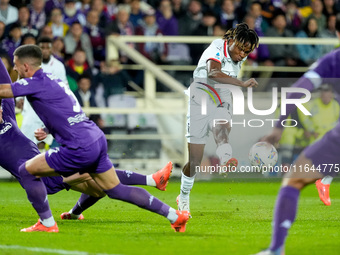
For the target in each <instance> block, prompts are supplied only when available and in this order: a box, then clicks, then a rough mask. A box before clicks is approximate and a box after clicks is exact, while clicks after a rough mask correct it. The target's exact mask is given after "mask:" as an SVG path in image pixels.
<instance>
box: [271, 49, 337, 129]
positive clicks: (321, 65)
mask: <svg viewBox="0 0 340 255" xmlns="http://www.w3.org/2000/svg"><path fill="white" fill-rule="evenodd" d="M339 64H340V49H337V50H334V51H332V52H330V53H328V54H326V55H325V56H323V57H322V58H320V59H319V60H318V61H317V62H315V63H314V64H313V65H312V66H311V68H310V70H309V71H308V72H306V73H305V74H304V75H303V76H302V77H301V78H300V79H299V80H298V81H297V82H296V83H295V84H294V85H293V87H296V88H304V89H307V90H309V91H312V90H314V89H318V88H319V87H320V86H321V85H322V84H325V83H328V84H332V85H333V89H334V90H335V91H336V92H337V93H339V94H340V86H339V81H340V71H339ZM301 97H302V94H301V93H291V94H290V95H289V96H288V98H289V99H294V98H301ZM295 109H296V105H295V104H289V105H287V107H286V115H281V116H280V120H279V121H278V122H277V124H276V126H277V127H282V126H281V121H282V120H284V119H286V118H287V117H288V116H289V114H291V113H292V112H293V111H294V110H295Z"/></svg>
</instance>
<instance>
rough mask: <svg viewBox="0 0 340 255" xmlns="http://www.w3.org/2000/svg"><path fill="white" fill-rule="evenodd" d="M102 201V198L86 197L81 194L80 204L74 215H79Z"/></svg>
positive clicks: (74, 210)
mask: <svg viewBox="0 0 340 255" xmlns="http://www.w3.org/2000/svg"><path fill="white" fill-rule="evenodd" d="M100 199H102V197H91V196H89V195H86V194H84V193H82V194H81V196H80V198H79V200H78V202H77V203H76V205H75V206H74V207H73V209H72V213H73V214H76V215H79V214H81V213H82V212H83V211H85V210H86V209H87V208H89V207H91V206H92V205H94V204H95V203H97V201H98V200H100Z"/></svg>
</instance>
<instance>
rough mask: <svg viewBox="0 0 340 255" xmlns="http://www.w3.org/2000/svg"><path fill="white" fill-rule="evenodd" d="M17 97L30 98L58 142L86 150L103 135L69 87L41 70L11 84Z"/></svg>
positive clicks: (35, 109)
mask: <svg viewBox="0 0 340 255" xmlns="http://www.w3.org/2000/svg"><path fill="white" fill-rule="evenodd" d="M12 91H13V94H14V97H18V96H27V99H28V101H29V102H30V103H31V105H32V107H33V109H34V111H35V112H36V113H37V115H38V116H39V118H40V119H41V120H42V121H43V122H44V124H45V126H46V128H47V129H48V131H49V133H50V134H52V135H53V136H54V138H55V139H56V141H57V142H58V143H59V144H61V145H63V146H66V147H68V148H72V149H77V148H85V147H87V146H89V145H90V144H92V143H94V142H95V141H97V140H98V139H99V137H101V136H102V135H103V132H102V131H101V130H100V129H99V128H98V127H97V126H96V124H95V123H94V122H92V121H90V120H89V119H88V118H87V117H86V115H85V113H84V112H83V110H82V109H81V107H80V105H79V103H78V101H77V99H76V97H75V96H74V94H73V92H72V91H71V90H70V88H69V87H68V86H67V85H66V84H65V83H64V82H62V81H61V80H60V79H57V78H55V77H54V76H52V75H50V74H46V73H44V72H43V70H42V69H39V70H38V71H36V72H35V74H34V75H33V77H32V78H25V79H20V80H19V81H17V82H14V83H12Z"/></svg>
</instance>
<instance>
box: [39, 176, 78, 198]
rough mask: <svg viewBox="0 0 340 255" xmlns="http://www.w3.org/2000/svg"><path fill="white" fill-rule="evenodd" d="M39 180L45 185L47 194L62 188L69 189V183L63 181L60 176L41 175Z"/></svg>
mask: <svg viewBox="0 0 340 255" xmlns="http://www.w3.org/2000/svg"><path fill="white" fill-rule="evenodd" d="M41 180H42V181H43V183H44V184H45V186H46V190H47V194H48V195H52V194H55V193H58V192H59V191H61V190H64V189H66V190H69V189H70V188H71V186H70V185H68V184H67V183H64V182H63V177H61V176H51V177H42V178H41Z"/></svg>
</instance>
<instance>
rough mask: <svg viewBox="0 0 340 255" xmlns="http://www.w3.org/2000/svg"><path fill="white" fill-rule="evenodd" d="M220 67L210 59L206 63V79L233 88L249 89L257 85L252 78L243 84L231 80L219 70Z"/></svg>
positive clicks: (239, 81) (233, 79)
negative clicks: (229, 85) (232, 86)
mask: <svg viewBox="0 0 340 255" xmlns="http://www.w3.org/2000/svg"><path fill="white" fill-rule="evenodd" d="M221 68H222V65H221V63H219V62H217V61H214V60H212V59H210V60H208V61H207V69H208V78H209V79H212V80H214V81H216V82H219V83H221V84H232V85H235V86H239V87H243V88H250V87H255V88H256V87H257V86H258V83H257V81H256V80H255V79H254V78H251V79H249V80H247V81H245V82H243V81H241V80H239V79H236V78H233V77H231V76H229V75H227V74H225V73H223V72H222V70H221Z"/></svg>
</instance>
